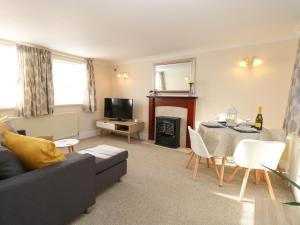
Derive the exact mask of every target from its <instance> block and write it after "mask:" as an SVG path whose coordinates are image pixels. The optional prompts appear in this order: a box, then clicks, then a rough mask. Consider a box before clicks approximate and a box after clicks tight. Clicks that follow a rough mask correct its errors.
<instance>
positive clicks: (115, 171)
mask: <svg viewBox="0 0 300 225" xmlns="http://www.w3.org/2000/svg"><path fill="white" fill-rule="evenodd" d="M78 153H79V154H91V155H93V156H95V158H96V159H95V162H96V182H95V184H96V193H97V194H98V193H100V192H102V191H103V190H104V189H106V188H107V187H108V186H110V185H112V184H113V183H115V182H118V181H120V179H121V177H122V176H123V175H125V174H126V173H127V158H128V151H126V150H125V149H121V148H117V147H114V146H110V145H98V146H96V147H93V148H88V149H85V150H81V151H78Z"/></svg>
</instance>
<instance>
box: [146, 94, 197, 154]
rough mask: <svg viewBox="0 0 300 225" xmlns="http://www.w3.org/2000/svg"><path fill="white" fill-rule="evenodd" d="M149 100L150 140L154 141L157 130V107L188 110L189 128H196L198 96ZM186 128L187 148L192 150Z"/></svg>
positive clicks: (154, 97)
mask: <svg viewBox="0 0 300 225" xmlns="http://www.w3.org/2000/svg"><path fill="white" fill-rule="evenodd" d="M147 97H148V99H149V133H148V139H149V140H154V128H155V107H157V106H173V107H181V108H186V109H187V127H188V126H191V127H192V128H194V126H195V111H196V99H197V98H198V97H197V96H178V95H177V96H176V95H169V96H166V95H161V96H160V95H156V96H151V95H150V96H147ZM187 127H186V147H187V148H190V146H191V143H190V136H189V132H188V129H187Z"/></svg>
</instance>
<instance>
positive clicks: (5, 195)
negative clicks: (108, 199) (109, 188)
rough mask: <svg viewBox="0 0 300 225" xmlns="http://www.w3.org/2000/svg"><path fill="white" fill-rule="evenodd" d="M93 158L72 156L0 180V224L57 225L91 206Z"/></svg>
mask: <svg viewBox="0 0 300 225" xmlns="http://www.w3.org/2000/svg"><path fill="white" fill-rule="evenodd" d="M95 195H96V194H95V157H93V156H91V155H87V154H86V155H78V154H72V155H70V156H69V157H68V159H67V160H66V161H64V162H62V163H59V164H55V165H52V166H49V167H46V168H42V169H37V170H33V171H30V172H26V173H24V174H21V175H17V176H14V177H11V178H8V179H5V180H1V181H0V224H1V225H60V224H66V223H68V222H70V221H71V220H72V219H73V218H74V217H76V216H78V215H79V214H80V213H82V212H84V210H86V209H87V208H89V207H90V206H92V205H93V204H94V203H95Z"/></svg>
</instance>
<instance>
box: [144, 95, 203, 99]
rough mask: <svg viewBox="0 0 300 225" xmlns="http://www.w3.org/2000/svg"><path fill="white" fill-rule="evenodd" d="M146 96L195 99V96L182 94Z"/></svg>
mask: <svg viewBox="0 0 300 225" xmlns="http://www.w3.org/2000/svg"><path fill="white" fill-rule="evenodd" d="M147 98H191V99H196V98H198V97H197V96H182V95H155V96H154V95H148V96H147Z"/></svg>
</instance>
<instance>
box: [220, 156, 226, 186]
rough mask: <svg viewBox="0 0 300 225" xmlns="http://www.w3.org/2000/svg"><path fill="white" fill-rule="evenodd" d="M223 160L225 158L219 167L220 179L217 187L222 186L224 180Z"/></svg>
mask: <svg viewBox="0 0 300 225" xmlns="http://www.w3.org/2000/svg"><path fill="white" fill-rule="evenodd" d="M225 160H226V157H223V158H222V165H221V171H220V179H219V186H220V187H222V186H223V179H224V169H225Z"/></svg>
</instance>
